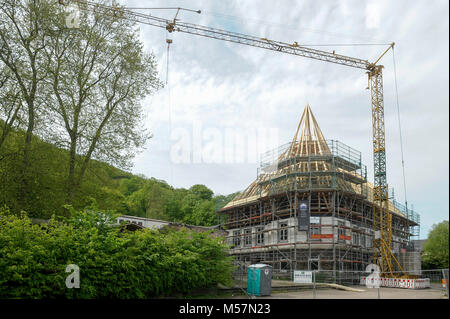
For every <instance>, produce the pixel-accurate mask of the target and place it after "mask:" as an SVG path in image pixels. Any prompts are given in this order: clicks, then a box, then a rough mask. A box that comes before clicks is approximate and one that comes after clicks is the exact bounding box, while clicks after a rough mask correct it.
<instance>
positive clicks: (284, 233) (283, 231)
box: [278, 223, 289, 242]
mask: <svg viewBox="0 0 450 319" xmlns="http://www.w3.org/2000/svg"><path fill="white" fill-rule="evenodd" d="M279 228H280V229H279V236H278V240H279V241H280V242H284V241H287V240H288V231H289V230H288V223H280V227H279Z"/></svg>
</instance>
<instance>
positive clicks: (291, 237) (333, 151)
mask: <svg viewBox="0 0 450 319" xmlns="http://www.w3.org/2000/svg"><path fill="white" fill-rule="evenodd" d="M305 200H306V201H307V202H308V203H309V214H310V222H309V225H308V230H307V231H300V230H299V226H300V225H299V218H298V217H299V203H300V202H301V201H305ZM388 206H389V207H388V209H389V211H390V212H391V213H392V214H391V215H392V242H391V243H390V245H391V250H392V251H393V252H395V253H396V254H397V255H398V254H400V252H401V251H402V249H405V248H406V247H407V246H408V243H409V241H410V239H411V237H415V236H416V234H417V229H419V217H418V216H419V215H418V214H417V213H416V212H414V211H412V210H409V211H406V209H405V207H404V206H403V205H401V204H399V203H398V202H396V201H395V199H394V200H393V201H390V202H389V205H388ZM374 208H376V209H379V206H378V204H377V202H376V201H375V200H374V186H372V185H371V184H370V183H369V182H368V181H367V168H366V166H365V165H363V164H362V161H361V153H360V152H358V151H357V150H355V149H353V148H351V147H349V146H347V145H345V144H344V143H342V142H339V141H336V140H325V139H324V138H323V134H322V132H321V131H320V128H319V127H318V124H317V121H316V120H315V118H314V116H313V115H312V112H311V109H310V107H309V105H308V106H307V107H306V108H305V111H304V113H303V115H302V118H301V120H300V124H299V126H298V128H297V132H296V134H295V136H294V139H293V141H292V142H290V143H287V144H284V145H282V146H280V147H278V148H276V149H274V150H271V151H269V152H267V153H264V154H263V155H262V156H261V162H260V167H259V168H258V174H257V179H256V180H255V182H253V183H252V184H251V185H250V186H249V187H248V188H247V189H246V190H244V191H243V192H242V193H241V194H239V195H238V196H236V198H235V199H234V200H233V201H232V202H230V203H229V204H228V205H227V206H225V207H224V208H223V209H222V210H220V211H219V214H220V215H222V217H223V219H224V221H225V223H224V226H225V228H226V229H227V230H228V232H229V236H228V243H229V244H230V246H231V247H232V248H231V249H230V253H231V255H233V256H235V259H236V261H237V262H238V263H239V264H240V265H247V266H248V265H250V264H253V263H266V264H270V265H271V266H272V267H273V271H274V274H275V275H278V276H283V273H285V274H286V276H289V275H290V274H292V271H293V270H314V269H317V270H330V271H332V272H334V278H335V279H336V272H338V271H364V270H365V269H366V266H367V265H369V264H370V263H373V262H374V260H373V249H374V247H373V243H374V240H375V228H374V220H373V216H374ZM397 270H398V269H397Z"/></svg>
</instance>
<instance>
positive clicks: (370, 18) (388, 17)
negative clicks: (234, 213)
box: [120, 0, 449, 238]
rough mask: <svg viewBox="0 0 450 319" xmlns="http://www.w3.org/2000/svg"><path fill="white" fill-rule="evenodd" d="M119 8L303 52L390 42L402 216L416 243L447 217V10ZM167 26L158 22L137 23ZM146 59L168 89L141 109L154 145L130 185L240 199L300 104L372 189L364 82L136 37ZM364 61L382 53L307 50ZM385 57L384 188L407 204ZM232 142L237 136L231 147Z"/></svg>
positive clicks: (288, 5)
mask: <svg viewBox="0 0 450 319" xmlns="http://www.w3.org/2000/svg"><path fill="white" fill-rule="evenodd" d="M120 2H121V3H122V4H124V5H126V6H129V7H143V6H145V7H172V6H173V7H185V8H189V9H195V10H198V9H200V10H202V13H201V14H196V13H191V12H180V14H179V16H178V18H180V20H182V21H184V22H190V23H195V24H201V25H205V26H210V27H215V28H221V29H226V30H230V31H234V32H239V33H245V34H249V35H255V36H258V37H264V38H268V39H273V40H278V41H283V42H287V43H293V42H294V41H296V42H298V43H299V44H304V45H323V44H386V43H390V42H395V43H396V44H395V62H396V69H397V79H398V91H399V104H400V118H401V126H402V136H403V148H404V160H405V169H406V188H407V199H408V203H409V207H411V205H413V206H414V209H415V210H417V211H418V212H419V213H420V214H421V224H422V227H421V237H422V238H425V237H426V235H427V233H428V231H429V229H430V227H431V226H432V225H433V224H434V223H438V222H440V221H442V220H444V219H446V220H448V214H449V204H448V201H449V196H448V191H449V169H448V167H449V164H448V160H449V141H448V133H449V126H448V115H449V87H448V86H449V71H448V70H449V43H448V36H449V15H448V10H449V8H448V6H449V4H448V1H446V0H443V1H437V0H433V1H419V0H415V1H357V0H355V1H324V0H321V1H300V0H298V1H277V2H274V1H269V0H267V1H253V0H246V1H242V0H240V1H206V0H203V1H202V0H197V1H196V0H189V1H182V0H177V1H168V0H164V1H163V0H155V1H150V0H149V1H134V0H121V1H120ZM147 12H150V13H151V14H152V15H156V16H161V17H165V18H173V16H174V14H175V12H174V11H168V10H151V11H147ZM140 29H141V36H142V40H143V42H144V44H145V50H147V51H148V52H153V54H154V55H155V56H156V58H157V60H158V69H159V72H160V76H161V79H162V80H163V81H166V76H167V74H166V67H167V64H166V63H167V55H166V50H167V44H166V38H170V39H172V40H173V43H172V45H171V48H170V59H169V61H170V63H169V81H168V85H167V86H166V87H165V88H164V89H162V90H161V91H159V92H158V93H157V94H156V95H154V96H152V97H149V98H148V99H146V100H145V101H144V103H143V104H144V106H145V110H146V113H147V117H148V118H147V120H146V125H147V127H148V129H150V130H151V132H152V133H153V135H154V136H153V138H152V139H151V140H150V141H149V142H148V144H147V148H146V150H145V151H143V152H142V153H141V154H139V155H138V156H137V157H136V158H135V160H134V168H133V172H134V173H140V174H144V175H145V176H147V177H155V178H158V179H163V180H165V181H167V182H168V183H169V184H171V185H173V186H175V187H186V188H188V187H190V186H192V185H194V184H205V185H206V186H208V187H209V188H211V189H212V190H213V191H214V192H215V193H216V194H228V193H232V192H235V191H238V190H243V189H245V188H246V187H247V186H248V184H250V183H251V182H252V181H253V180H254V179H255V177H256V176H257V167H258V162H259V156H260V154H261V153H263V152H265V151H267V150H269V149H271V148H274V147H276V146H278V145H281V144H284V143H286V142H289V141H290V140H291V139H292V137H293V135H294V133H295V130H296V128H297V125H298V122H299V120H300V116H301V113H302V112H303V109H304V107H305V105H306V104H307V103H309V104H310V106H311V108H312V111H313V113H314V114H315V116H316V119H317V121H318V123H319V125H320V127H321V129H322V131H323V134H324V136H325V138H327V139H335V140H339V141H341V142H343V143H345V144H347V145H349V146H351V147H353V148H355V149H357V150H358V151H361V152H362V159H363V163H365V164H366V165H367V168H368V177H369V179H370V180H371V181H373V160H372V143H371V141H372V128H371V112H370V95H369V93H370V92H369V91H368V90H366V87H367V75H366V74H365V72H364V71H363V70H359V69H353V68H349V67H345V66H340V65H334V64H331V63H326V62H321V61H315V60H310V59H307V58H301V57H297V56H290V55H287V54H282V53H277V52H273V51H268V50H263V49H258V48H253V47H249V46H244V45H239V44H234V43H229V42H225V41H218V40H214V39H208V38H202V37H199V36H195V35H189V34H185V33H174V34H170V35H168V33H167V32H166V31H165V30H164V29H159V28H155V27H151V26H145V25H142V26H141V27H140ZM317 48H319V49H323V50H329V51H333V50H335V51H336V53H338V54H343V55H348V56H352V57H358V58H363V59H367V60H369V61H374V60H375V59H376V58H377V57H378V56H379V55H380V54H381V53H382V52H383V51H384V50H385V49H386V48H387V45H371V46H337V45H335V46H328V47H327V46H325V47H317ZM393 61H394V59H393V52H392V51H390V52H388V53H387V54H386V55H385V56H384V58H383V59H382V60H381V61H380V63H381V64H383V65H384V66H385V69H384V98H385V119H386V123H385V124H386V141H387V169H388V171H387V179H388V184H389V187H392V188H394V189H395V197H396V199H397V200H398V201H400V202H404V201H405V192H404V188H403V175H402V165H401V152H400V137H399V132H400V131H399V125H398V116H397V115H398V113H397V104H396V95H395V82H394V63H393ZM233 134H234V135H237V136H239V137H240V138H239V139H238V140H237V141H234V140H233Z"/></svg>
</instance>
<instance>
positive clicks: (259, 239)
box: [256, 227, 264, 245]
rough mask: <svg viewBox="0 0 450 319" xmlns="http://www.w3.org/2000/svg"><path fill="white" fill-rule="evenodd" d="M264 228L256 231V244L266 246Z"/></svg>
mask: <svg viewBox="0 0 450 319" xmlns="http://www.w3.org/2000/svg"><path fill="white" fill-rule="evenodd" d="M263 231H264V227H258V228H257V229H256V244H257V245H264V232H263Z"/></svg>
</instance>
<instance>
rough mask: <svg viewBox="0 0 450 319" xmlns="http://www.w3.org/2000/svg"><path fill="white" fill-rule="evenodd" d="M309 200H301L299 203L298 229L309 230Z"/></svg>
mask: <svg viewBox="0 0 450 319" xmlns="http://www.w3.org/2000/svg"><path fill="white" fill-rule="evenodd" d="M309 218H310V210H309V200H301V201H299V203H298V230H299V231H306V232H309V222H310V220H309Z"/></svg>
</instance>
